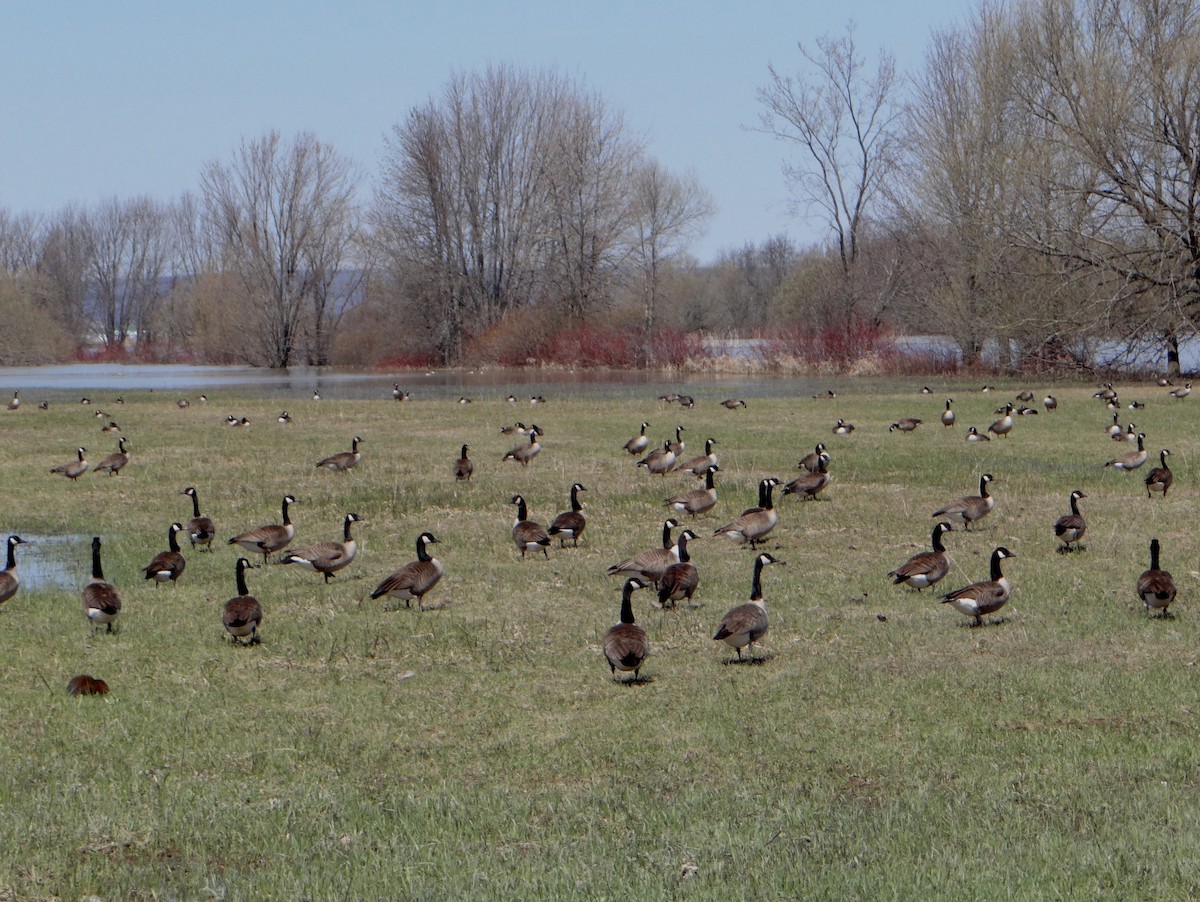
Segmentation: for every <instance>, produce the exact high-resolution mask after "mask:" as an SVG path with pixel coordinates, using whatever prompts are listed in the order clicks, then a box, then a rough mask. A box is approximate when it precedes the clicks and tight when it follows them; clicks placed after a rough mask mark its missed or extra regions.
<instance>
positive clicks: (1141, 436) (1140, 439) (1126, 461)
mask: <svg viewBox="0 0 1200 902" xmlns="http://www.w3.org/2000/svg"><path fill="white" fill-rule="evenodd" d="M1148 456H1149V455H1148V454H1147V453H1146V433H1144V432H1139V433H1138V434H1137V450H1136V451H1126V452H1125V453H1124V454H1118V455H1117V456H1116V457H1114V458H1113V459H1112V460H1110V461H1107V462H1105V464H1104V466H1106V467H1112V468H1113V469H1114V470H1120V471H1121V472H1122V473H1125V474H1126V475H1128V473H1129V471H1130V470H1136V469H1137V468H1138V467H1140V466H1141V465H1142V464H1144V463H1145V462H1146V458H1147V457H1148Z"/></svg>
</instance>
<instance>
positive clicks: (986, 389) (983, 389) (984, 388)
mask: <svg viewBox="0 0 1200 902" xmlns="http://www.w3.org/2000/svg"><path fill="white" fill-rule="evenodd" d="M979 390H980V391H981V392H983V394H985V395H986V394H988V393H989V392H993V391H995V390H996V386H994V385H987V384H984V385H982V386H980V388H979Z"/></svg>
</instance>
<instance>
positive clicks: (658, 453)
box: [637, 440, 675, 476]
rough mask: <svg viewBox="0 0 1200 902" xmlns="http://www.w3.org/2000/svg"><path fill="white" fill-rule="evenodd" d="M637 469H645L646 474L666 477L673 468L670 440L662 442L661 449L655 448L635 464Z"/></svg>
mask: <svg viewBox="0 0 1200 902" xmlns="http://www.w3.org/2000/svg"><path fill="white" fill-rule="evenodd" d="M637 465H638V467H645V468H646V472H647V473H650V474H651V475H653V474H656V473H657V474H658V475H659V476H666V475H667V473H668V472H669V471H670V470H671V468H672V467H674V466H675V452H674V451H672V450H671V442H670V440H668V441H665V442H663V446H662V447H661V448H655V449H654V450H653V451H651V452H650V453H649V454H647V455H646V456H645V457H643V458H642V459H641V460H639V461H638V462H637Z"/></svg>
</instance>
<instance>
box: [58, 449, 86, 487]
mask: <svg viewBox="0 0 1200 902" xmlns="http://www.w3.org/2000/svg"><path fill="white" fill-rule="evenodd" d="M86 453H87V448H76V449H75V458H76V459H75V460H73V461H71V462H70V463H65V464H63V465H62V466H61V467H55V468H54V469H52V470H51V471H50V472H51V473H55V474H57V475H59V476H65V477H67V479H70V480H71V481H72V482H74V481H75V480H76V479H78V478H79V477H80V476H82V475H83V474H84V473H86V472H87V469H88V462H87V459H86V458H85V457H84V456H83V455H84V454H86Z"/></svg>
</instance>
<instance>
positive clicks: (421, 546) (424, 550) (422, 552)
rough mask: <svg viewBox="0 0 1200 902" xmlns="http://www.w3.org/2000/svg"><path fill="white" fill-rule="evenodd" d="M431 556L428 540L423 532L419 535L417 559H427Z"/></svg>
mask: <svg viewBox="0 0 1200 902" xmlns="http://www.w3.org/2000/svg"><path fill="white" fill-rule="evenodd" d="M429 558H430V555H429V545H428V540H427V539H426V538H425V534H424V533H421V535H420V536H418V537H417V560H418V561H427V560H429Z"/></svg>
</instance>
